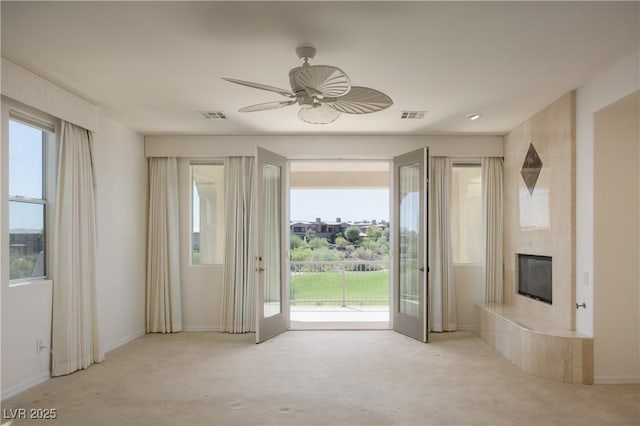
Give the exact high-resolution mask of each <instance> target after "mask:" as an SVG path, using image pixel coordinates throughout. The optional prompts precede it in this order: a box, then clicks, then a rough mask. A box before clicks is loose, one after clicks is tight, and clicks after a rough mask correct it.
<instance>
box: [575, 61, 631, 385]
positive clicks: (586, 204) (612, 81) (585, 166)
mask: <svg viewBox="0 0 640 426" xmlns="http://www.w3.org/2000/svg"><path fill="white" fill-rule="evenodd" d="M638 64H640V50H638V49H636V50H635V51H633V52H631V53H630V54H629V55H628V56H626V57H624V58H622V59H620V60H619V61H618V62H617V63H616V64H614V65H613V66H611V67H610V68H609V69H607V70H604V71H603V72H602V73H601V74H599V75H598V76H596V77H595V78H593V79H592V80H590V81H589V82H587V83H586V84H585V85H583V86H581V87H580V88H578V90H577V92H576V301H577V302H578V303H586V304H587V308H586V309H580V310H578V311H576V330H577V331H579V332H581V333H584V334H586V335H590V336H593V329H594V324H593V306H594V294H593V293H594V292H593V290H594V289H593V287H594V286H593V265H594V241H593V240H594V219H593V211H594V200H593V193H594V182H595V174H594V169H593V168H594V163H595V159H594V134H593V129H594V124H593V120H594V116H595V113H596V112H597V111H599V110H601V109H603V108H605V107H607V106H608V105H611V104H612V103H614V102H616V101H617V100H619V99H621V98H623V97H625V96H627V95H629V94H630V93H633V92H635V91H636V90H638V89H640V67H639V66H638ZM596 376H597V372H596ZM596 380H597V377H596Z"/></svg>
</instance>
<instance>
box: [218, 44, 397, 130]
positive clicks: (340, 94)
mask: <svg viewBox="0 0 640 426" xmlns="http://www.w3.org/2000/svg"><path fill="white" fill-rule="evenodd" d="M296 53H297V54H298V57H299V58H300V59H302V60H303V61H304V63H303V64H302V66H300V67H296V68H293V69H291V71H289V82H290V83H291V90H287V89H280V88H278V87H273V86H267V85H265V84H260V83H253V82H250V81H244V80H236V79H234V78H225V77H223V80H226V81H229V82H231V83H236V84H241V85H243V86H248V87H253V88H255V89H261V90H267V91H269V92H275V93H279V94H280V95H282V96H284V97H286V98H288V99H286V100H282V101H274V102H265V103H262V104H257V105H251V106H247V107H244V108H241V109H240V110H239V111H240V112H253V111H266V110H270V109H276V108H282V107H286V106H289V105H294V104H298V105H300V106H301V108H300V111H299V112H298V117H299V118H300V119H301V120H302V121H306V122H307V123H311V124H329V123H332V122H334V121H335V120H336V119H337V118H338V117H340V114H341V113H346V114H368V113H371V112H377V111H381V110H383V109H385V108H388V107H390V106H391V105H393V101H392V100H391V98H390V97H389V96H387V95H385V94H384V93H382V92H380V91H378V90H375V89H371V88H369V87H360V86H352V85H351V80H350V79H349V77H348V76H347V74H345V72H344V71H342V70H341V69H340V68H337V67H332V66H329V65H309V59H312V58H313V57H314V56H315V54H316V49H315V48H313V47H310V46H305V47H298V48H297V49H296Z"/></svg>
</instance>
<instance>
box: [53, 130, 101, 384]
mask: <svg viewBox="0 0 640 426" xmlns="http://www.w3.org/2000/svg"><path fill="white" fill-rule="evenodd" d="M92 139H93V134H92V133H91V132H90V131H88V130H86V129H83V128H81V127H78V126H76V125H74V124H71V123H68V122H66V121H62V126H61V132H60V146H59V160H58V161H59V163H58V182H57V192H56V208H55V225H54V233H55V236H56V238H55V243H54V250H53V283H54V284H53V312H52V336H51V339H52V342H51V349H52V352H53V353H55V357H54V358H53V367H52V375H53V376H60V375H64V374H69V373H73V372H74V371H76V370H80V369H84V368H87V367H89V366H90V365H91V364H93V363H95V362H101V361H102V360H103V358H104V357H103V354H102V351H101V348H100V339H99V335H98V312H97V303H96V251H97V240H96V238H97V236H96V208H95V194H94V175H93V162H92V158H91V144H92Z"/></svg>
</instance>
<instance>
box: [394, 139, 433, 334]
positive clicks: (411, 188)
mask: <svg viewBox="0 0 640 426" xmlns="http://www.w3.org/2000/svg"><path fill="white" fill-rule="evenodd" d="M428 159H429V150H428V148H423V149H419V150H416V151H412V152H409V153H406V154H404V155H400V156H398V157H395V158H394V159H393V217H394V227H393V229H394V230H393V238H394V244H393V256H392V257H393V269H392V270H393V279H392V281H393V298H392V299H393V329H394V330H395V331H397V332H399V333H402V334H404V335H407V336H409V337H413V338H414V339H418V340H420V341H423V342H426V341H427V340H428V324H427V321H428V312H427V305H428V303H427V294H428V293H427V285H428V275H429V274H428V271H429V268H428V262H427V259H428V249H427V241H428V240H427V226H428V220H427V219H428V218H427V212H428V209H427V206H428V205H427V203H428V197H427V190H428V179H427V176H428V164H429V162H428Z"/></svg>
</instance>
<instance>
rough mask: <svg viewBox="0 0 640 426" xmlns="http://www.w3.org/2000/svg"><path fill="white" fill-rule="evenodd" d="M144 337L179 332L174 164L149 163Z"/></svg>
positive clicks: (171, 160)
mask: <svg viewBox="0 0 640 426" xmlns="http://www.w3.org/2000/svg"><path fill="white" fill-rule="evenodd" d="M148 226H149V231H148V237H147V238H148V242H147V292H146V305H147V306H146V308H147V309H146V330H147V333H175V332H178V331H181V330H182V307H181V299H180V258H179V225H178V161H177V159H176V158H175V157H169V158H150V159H149V224H148Z"/></svg>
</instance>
